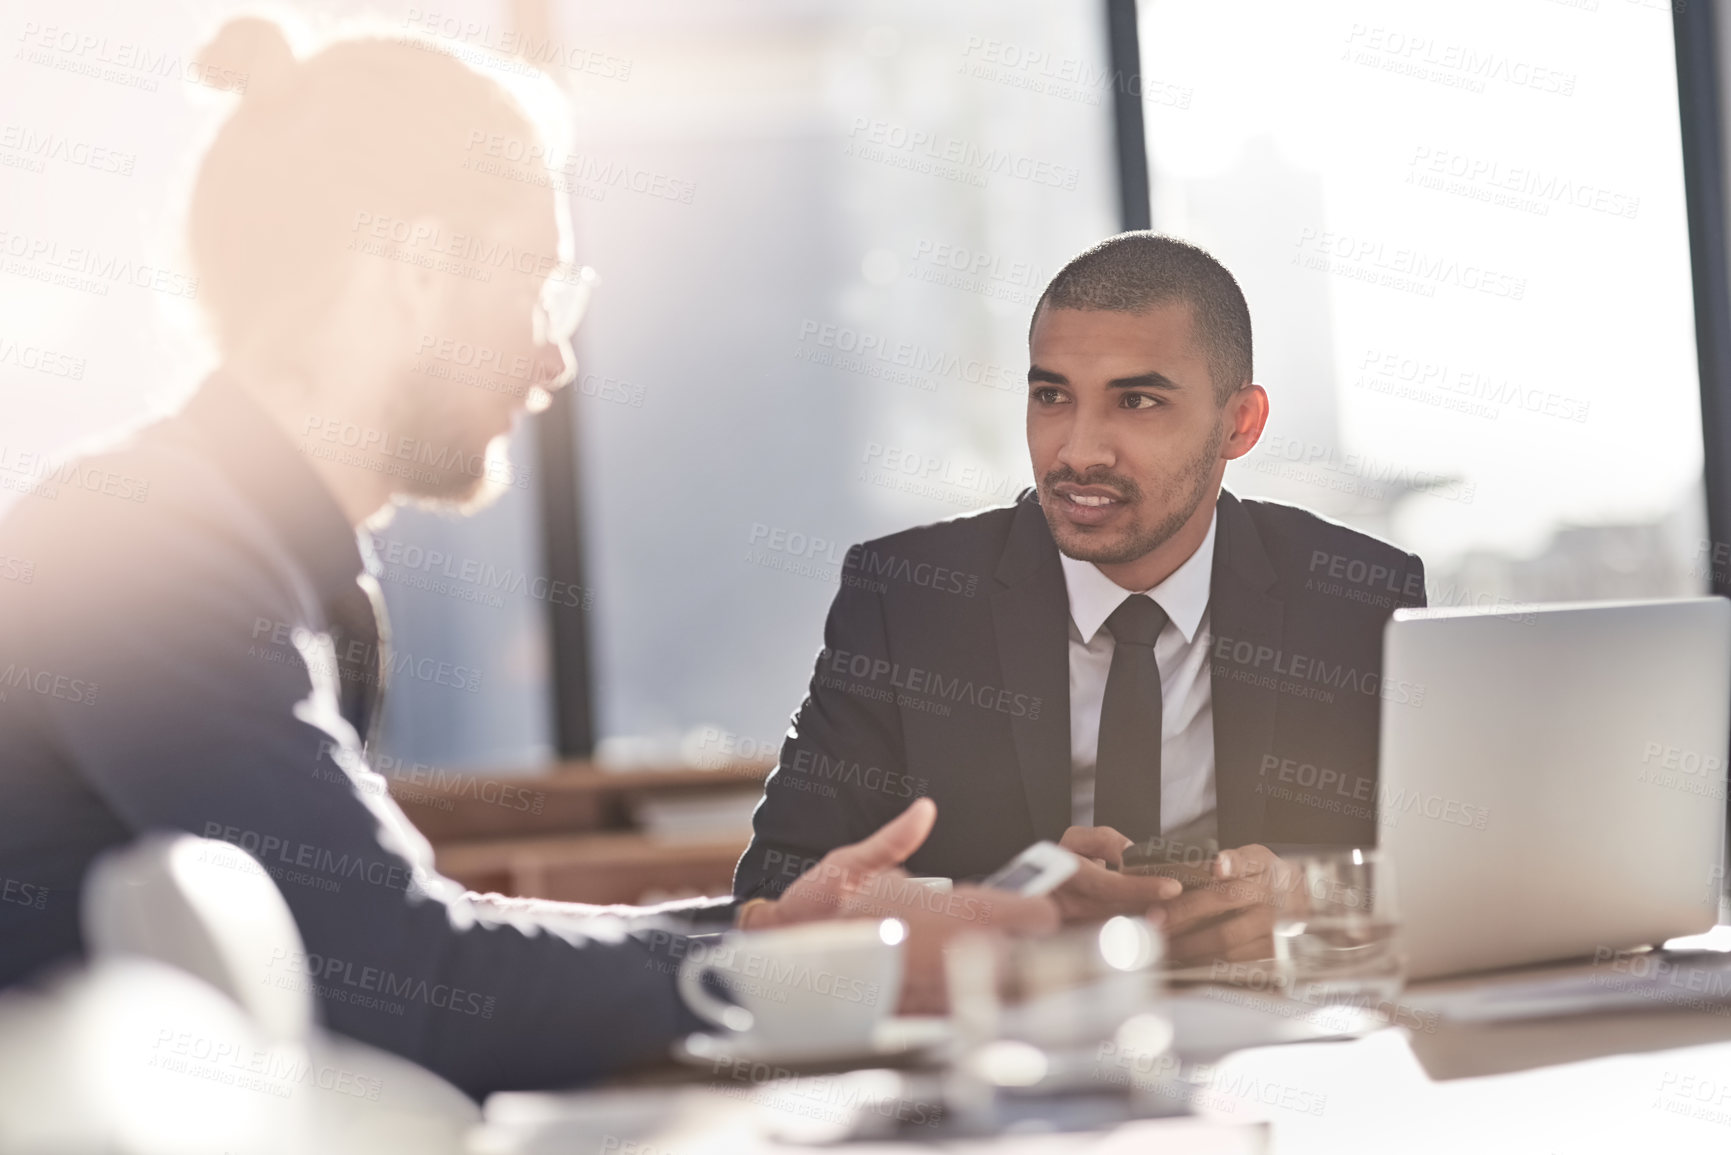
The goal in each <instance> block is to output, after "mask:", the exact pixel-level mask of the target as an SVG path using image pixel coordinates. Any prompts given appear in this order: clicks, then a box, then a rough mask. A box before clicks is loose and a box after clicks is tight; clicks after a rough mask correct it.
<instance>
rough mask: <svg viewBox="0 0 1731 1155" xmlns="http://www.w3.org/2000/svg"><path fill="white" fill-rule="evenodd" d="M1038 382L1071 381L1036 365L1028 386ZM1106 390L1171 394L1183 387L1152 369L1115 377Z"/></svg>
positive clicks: (1050, 383) (1065, 383) (1058, 382)
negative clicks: (1164, 392) (1150, 390)
mask: <svg viewBox="0 0 1731 1155" xmlns="http://www.w3.org/2000/svg"><path fill="white" fill-rule="evenodd" d="M1036 382H1042V383H1044V384H1047V385H1068V384H1069V383H1070V379H1069V378H1068V377H1066V376H1064V375H1063V374H1062V373H1057V372H1054V371H1053V370H1051V369H1042V368H1040V367H1039V366H1038V365H1034V366H1031V367H1030V368H1029V369H1028V384H1030V385H1032V384H1034V383H1036ZM1106 388H1108V389H1161V390H1165V391H1166V392H1169V393H1177V392H1181V391H1182V386H1180V385H1179V384H1178V383H1177V382H1176V381H1174V380H1172V378H1170V377H1168V376H1166V374H1164V373H1158V372H1155V371H1154V370H1152V369H1150V370H1149V371H1148V372H1146V373H1138V374H1136V375H1135V376H1134V377H1114V378H1113V379H1112V380H1110V381H1108V382H1106Z"/></svg>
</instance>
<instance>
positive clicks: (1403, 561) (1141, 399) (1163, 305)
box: [735, 233, 1424, 957]
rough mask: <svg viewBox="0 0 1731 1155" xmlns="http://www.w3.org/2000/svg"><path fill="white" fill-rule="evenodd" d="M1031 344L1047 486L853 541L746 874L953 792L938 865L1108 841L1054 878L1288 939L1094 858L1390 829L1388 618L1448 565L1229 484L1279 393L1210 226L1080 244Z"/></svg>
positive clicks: (934, 857) (1335, 840)
mask: <svg viewBox="0 0 1731 1155" xmlns="http://www.w3.org/2000/svg"><path fill="white" fill-rule="evenodd" d="M1029 354H1030V368H1029V371H1028V384H1029V392H1028V416H1027V428H1028V448H1029V454H1030V457H1031V459H1032V464H1033V471H1034V476H1035V477H1036V478H1037V479H1038V486H1037V487H1036V488H1035V489H1031V490H1029V491H1027V492H1025V493H1023V494H1022V495H1021V497H1020V499H1019V500H1018V501H1017V502H1015V503H1014V504H1013V505H1010V506H1007V507H1000V508H995V509H989V510H985V511H983V512H980V513H976V514H971V515H968V516H964V517H958V518H954V519H951V520H949V521H946V522H941V523H938V524H936V525H930V526H923V527H920V528H917V529H912V530H908V531H905V532H903V533H899V534H894V535H892V536H890V537H886V538H881V539H879V540H877V541H873V542H868V543H865V544H864V545H862V546H858V547H856V548H855V549H854V550H853V551H851V552H850V553H849V555H848V561H847V565H846V567H845V569H844V574H843V579H842V588H841V590H840V592H839V593H838V594H837V596H836V599H835V603H834V605H833V606H832V608H831V610H830V615H829V621H828V624H827V626H826V628H825V636H824V648H823V650H822V651H821V653H820V654H819V656H818V662H817V670H816V673H815V675H814V677H813V680H812V684H811V690H810V693H809V695H808V697H807V698H806V700H805V702H804V704H803V705H802V706H801V708H800V710H799V712H798V714H797V715H796V717H795V719H794V724H793V727H792V729H791V731H790V733H789V736H788V738H787V741H786V744H785V745H784V747H783V749H782V752H781V757H780V764H779V766H778V768H777V770H776V772H775V773H774V775H773V776H772V777H771V778H770V780H769V783H768V785H767V787H766V790H765V795H764V800H763V802H762V804H761V805H760V806H759V808H758V811H757V814H756V818H755V838H754V839H753V841H752V844H751V846H750V847H749V848H748V849H747V851H746V853H745V855H744V857H743V858H742V859H741V860H740V863H739V867H738V870H737V873H736V875H735V892H736V893H737V894H738V895H740V896H748V895H758V894H775V893H778V892H779V890H780V888H781V887H782V886H783V885H785V884H786V882H788V881H791V880H792V879H793V878H795V877H797V876H798V874H799V872H800V871H801V870H803V869H804V868H805V866H806V865H807V864H809V863H810V862H811V861H812V860H813V859H814V858H816V857H818V856H821V855H822V854H824V853H825V852H826V851H828V850H829V849H830V848H832V847H835V846H839V845H842V844H844V843H847V842H850V841H853V840H855V839H857V838H859V837H860V836H861V835H862V834H864V833H866V832H869V831H870V830H872V829H874V828H875V827H876V826H878V825H880V824H881V823H882V822H883V821H884V820H885V819H886V818H888V817H889V816H891V815H893V814H895V813H896V812H898V811H899V810H901V809H902V808H903V807H905V806H906V805H907V803H908V799H909V798H912V797H916V796H922V795H929V796H931V797H932V798H934V799H935V800H936V801H937V802H938V804H939V813H940V814H941V815H942V817H940V818H939V820H938V823H937V827H936V829H935V830H934V832H933V834H932V836H931V838H930V839H929V840H928V841H927V842H926V843H925V845H924V846H923V847H922V848H921V849H920V851H919V852H918V853H917V854H916V855H914V857H913V858H912V859H911V860H910V861H909V863H908V868H909V869H910V871H912V872H913V873H916V874H931V875H946V876H952V877H957V878H971V877H978V876H980V875H982V874H984V873H986V872H988V871H991V870H993V869H995V868H996V867H998V866H1000V865H1002V864H1003V863H1004V862H1005V861H1007V860H1008V859H1009V858H1011V857H1012V856H1013V855H1015V854H1016V853H1017V852H1018V851H1020V850H1022V849H1023V848H1024V847H1026V846H1027V845H1028V844H1029V843H1031V842H1033V841H1035V840H1038V839H1052V840H1062V841H1063V843H1064V844H1065V845H1067V846H1070V847H1072V848H1073V849H1077V850H1079V851H1082V852H1083V853H1084V854H1085V855H1086V856H1087V857H1089V858H1092V859H1095V860H1098V862H1097V863H1091V864H1090V865H1089V866H1088V867H1087V868H1085V870H1084V872H1083V874H1082V875H1081V876H1079V877H1078V879H1077V880H1076V881H1075V882H1074V883H1072V884H1071V885H1070V886H1068V887H1066V888H1065V890H1064V891H1063V892H1060V894H1059V896H1058V897H1059V899H1060V903H1061V904H1063V905H1064V906H1065V908H1066V910H1067V911H1068V912H1069V913H1070V914H1071V915H1073V916H1075V917H1092V916H1097V915H1100V914H1102V913H1104V912H1107V911H1110V910H1119V909H1139V908H1143V907H1146V906H1148V905H1149V904H1150V903H1156V904H1163V914H1164V917H1165V918H1166V920H1167V926H1168V930H1169V933H1171V934H1172V936H1173V940H1172V941H1173V947H1174V953H1175V954H1176V955H1179V956H1185V955H1189V956H1193V957H1204V956H1215V957H1220V956H1225V957H1234V956H1235V955H1236V956H1238V957H1249V956H1256V955H1258V954H1260V953H1264V952H1265V950H1266V931H1267V928H1268V918H1267V911H1266V903H1264V904H1262V905H1263V907H1264V909H1263V910H1262V911H1261V912H1260V913H1259V914H1257V915H1256V916H1254V917H1251V916H1249V915H1248V914H1246V915H1245V916H1244V917H1242V918H1239V919H1237V920H1236V922H1234V920H1233V919H1232V918H1230V917H1228V916H1230V915H1231V914H1232V912H1234V911H1239V910H1242V909H1243V908H1245V907H1246V905H1247V904H1246V903H1244V902H1241V901H1239V900H1238V899H1236V898H1234V897H1232V896H1231V895H1229V894H1227V893H1225V892H1226V891H1228V890H1232V889H1234V888H1231V887H1227V886H1224V885H1217V886H1212V887H1210V886H1198V887H1194V888H1192V890H1190V891H1188V892H1186V893H1185V894H1184V896H1183V897H1182V898H1179V899H1177V900H1176V901H1171V902H1166V901H1165V900H1168V899H1170V897H1171V888H1170V887H1167V888H1165V889H1160V888H1159V885H1160V884H1159V881H1158V880H1153V879H1130V878H1120V877H1118V876H1111V877H1108V872H1107V871H1105V870H1102V869H1099V867H1100V866H1102V865H1106V864H1112V865H1115V864H1116V862H1117V860H1118V856H1119V854H1120V852H1121V851H1122V850H1123V849H1124V848H1125V847H1126V846H1128V845H1129V844H1130V843H1131V842H1132V841H1133V840H1134V841H1136V842H1145V843H1148V844H1149V845H1150V846H1151V847H1153V848H1155V849H1157V850H1163V851H1164V852H1165V854H1166V856H1167V857H1170V858H1174V859H1183V858H1185V857H1186V856H1188V857H1189V858H1190V860H1191V861H1192V862H1193V863H1197V864H1202V865H1205V866H1207V867H1208V869H1210V870H1211V871H1212V874H1213V878H1214V879H1215V880H1217V882H1220V883H1224V882H1226V881H1229V880H1232V879H1239V880H1242V879H1245V878H1250V877H1255V876H1271V875H1272V874H1273V872H1274V869H1273V868H1274V867H1275V866H1276V865H1277V863H1278V859H1277V858H1276V857H1275V853H1276V851H1277V850H1278V849H1279V848H1280V847H1283V846H1288V847H1299V846H1318V845H1341V844H1348V845H1350V844H1357V845H1365V844H1369V843H1371V842H1373V841H1374V839H1375V830H1376V822H1375V807H1376V801H1375V798H1376V793H1375V791H1376V753H1377V732H1378V719H1379V709H1380V706H1381V701H1382V699H1383V698H1385V697H1386V698H1390V699H1391V700H1394V701H1396V702H1400V703H1405V704H1415V705H1416V704H1417V699H1419V698H1421V697H1422V689H1421V688H1419V687H1411V686H1387V685H1384V684H1383V682H1382V678H1381V647H1382V629H1383V625H1384V623H1385V622H1386V621H1387V620H1388V617H1389V615H1390V613H1391V612H1392V611H1393V610H1394V609H1395V608H1397V607H1399V606H1405V605H1422V604H1423V603H1424V570H1423V565H1422V563H1421V562H1420V561H1419V559H1418V558H1417V557H1414V556H1412V555H1410V554H1407V553H1405V552H1403V551H1401V550H1399V549H1396V548H1395V547H1393V546H1390V545H1387V544H1385V543H1383V542H1381V541H1377V540H1376V539H1374V538H1371V537H1368V536H1366V535H1364V534H1361V533H1358V532H1356V531H1354V530H1351V529H1348V528H1346V527H1345V526H1342V525H1338V524H1335V523H1333V522H1330V521H1327V520H1325V519H1323V518H1321V517H1318V516H1316V515H1315V514H1312V513H1309V512H1307V511H1305V510H1302V509H1298V508H1294V507H1291V506H1284V505H1278V504H1275V503H1272V502H1264V501H1246V500H1241V499H1239V498H1237V497H1235V496H1233V495H1232V494H1231V493H1228V492H1225V491H1224V490H1222V488H1221V483H1222V478H1223V475H1224V472H1225V469H1226V464H1227V462H1229V461H1232V460H1234V459H1236V458H1239V457H1242V456H1244V455H1245V454H1246V453H1248V452H1249V451H1250V450H1251V449H1252V448H1253V447H1254V446H1255V445H1256V442H1257V440H1258V438H1259V437H1260V436H1261V434H1262V431H1263V428H1264V426H1265V424H1266V422H1267V419H1268V404H1269V402H1268V395H1267V393H1266V392H1265V391H1264V390H1263V388H1262V387H1261V386H1260V385H1257V384H1254V383H1253V382H1252V381H1251V333H1250V316H1249V310H1248V307H1247V306H1246V304H1245V301H1244V297H1243V294H1242V293H1241V292H1240V291H1239V288H1238V285H1237V283H1236V282H1235V281H1234V280H1233V278H1232V276H1231V274H1230V273H1228V272H1227V271H1226V269H1225V268H1223V267H1222V266H1221V265H1220V264H1219V263H1218V262H1216V261H1215V260H1214V259H1213V258H1212V257H1211V256H1209V255H1208V254H1207V253H1205V252H1203V251H1202V250H1200V249H1198V248H1195V247H1194V246H1191V245H1187V244H1185V243H1183V242H1180V241H1176V240H1173V239H1171V238H1168V237H1163V236H1158V235H1155V234H1152V233H1126V234H1122V235H1120V236H1117V237H1113V238H1111V239H1109V240H1107V241H1105V242H1103V243H1102V244H1100V245H1098V246H1096V247H1095V248H1093V249H1090V250H1089V251H1088V252H1085V253H1083V254H1082V255H1080V256H1079V257H1077V258H1076V259H1075V260H1073V261H1071V262H1070V264H1068V265H1067V266H1065V268H1064V269H1063V270H1061V271H1060V272H1059V273H1058V274H1057V276H1056V277H1055V278H1054V279H1053V281H1052V283H1051V285H1049V286H1048V287H1047V289H1046V291H1045V293H1044V295H1043V296H1042V298H1041V300H1040V303H1039V304H1038V305H1037V306H1036V308H1035V311H1034V318H1033V323H1032V325H1031V327H1030V333H1029ZM1221 847H1224V848H1228V849H1227V850H1226V851H1225V852H1224V853H1216V852H1217V851H1218V850H1219V848H1221ZM1271 848H1273V849H1271ZM1237 889H1238V890H1239V891H1240V892H1243V893H1249V892H1250V890H1252V889H1253V888H1245V887H1239V888H1237ZM1262 897H1264V898H1266V894H1264V895H1263V896H1262ZM1248 905H1254V904H1248Z"/></svg>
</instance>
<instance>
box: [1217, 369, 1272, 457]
mask: <svg viewBox="0 0 1731 1155" xmlns="http://www.w3.org/2000/svg"><path fill="white" fill-rule="evenodd" d="M1267 425H1268V391H1267V390H1266V389H1264V388H1263V387H1262V386H1260V385H1258V384H1256V382H1254V381H1249V382H1246V383H1245V384H1244V385H1243V386H1241V387H1240V388H1239V390H1238V392H1236V393H1234V394H1233V395H1232V396H1231V397H1229V398H1227V400H1226V440H1225V442H1224V443H1222V444H1221V446H1220V456H1221V457H1222V458H1223V459H1225V460H1227V461H1236V460H1238V459H1239V458H1240V457H1243V456H1244V455H1245V454H1246V453H1249V452H1250V451H1251V450H1252V449H1255V448H1256V443H1257V442H1258V441H1260V440H1262V430H1263V429H1264V428H1265V427H1266V426H1267Z"/></svg>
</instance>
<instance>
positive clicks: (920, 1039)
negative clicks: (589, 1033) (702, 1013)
mask: <svg viewBox="0 0 1731 1155" xmlns="http://www.w3.org/2000/svg"><path fill="white" fill-rule="evenodd" d="M949 1039H950V1023H949V1020H948V1019H945V1018H941V1017H927V1016H916V1015H905V1016H898V1017H897V1018H893V1019H886V1020H885V1021H884V1022H882V1023H879V1024H878V1028H877V1031H876V1032H875V1033H874V1035H873V1036H872V1039H871V1041H870V1042H864V1043H862V1042H856V1041H849V1042H845V1043H834V1042H826V1041H825V1040H822V1039H813V1040H811V1042H810V1045H807V1046H794V1045H789V1044H788V1043H786V1042H778V1043H774V1044H767V1043H765V1042H764V1041H763V1040H761V1039H754V1038H752V1037H751V1036H750V1035H731V1034H719V1033H717V1034H711V1033H708V1032H704V1031H700V1032H698V1033H697V1034H695V1035H687V1036H685V1038H683V1039H681V1040H679V1042H677V1043H675V1044H674V1045H673V1057H674V1058H676V1059H678V1060H679V1061H680V1062H682V1063H689V1064H691V1065H692V1066H696V1067H708V1066H713V1065H714V1064H716V1063H718V1062H752V1063H771V1064H775V1065H779V1066H788V1067H792V1066H814V1065H818V1064H827V1063H839V1062H854V1061H872V1060H883V1059H897V1058H906V1057H908V1056H911V1055H917V1054H919V1053H921V1052H923V1051H928V1050H931V1049H932V1048H934V1047H938V1046H941V1045H943V1044H944V1043H946V1042H948V1041H949Z"/></svg>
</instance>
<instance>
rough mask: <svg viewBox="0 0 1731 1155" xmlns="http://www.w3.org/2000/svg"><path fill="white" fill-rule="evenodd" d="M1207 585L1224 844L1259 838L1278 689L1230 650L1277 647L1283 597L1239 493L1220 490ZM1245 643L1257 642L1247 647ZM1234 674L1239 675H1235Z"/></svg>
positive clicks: (1266, 668) (1268, 668)
mask: <svg viewBox="0 0 1731 1155" xmlns="http://www.w3.org/2000/svg"><path fill="white" fill-rule="evenodd" d="M1219 518H1220V520H1219V523H1218V526H1217V530H1216V534H1215V540H1214V576H1213V579H1212V583H1211V588H1210V590H1209V599H1208V600H1209V611H1208V612H1209V622H1210V630H1211V631H1212V633H1213V640H1212V644H1211V647H1210V649H1211V652H1210V655H1209V662H1210V666H1211V670H1212V673H1211V679H1210V685H1211V690H1212V694H1213V703H1214V792H1215V802H1216V805H1217V806H1218V807H1219V813H1218V816H1217V817H1218V822H1219V837H1220V845H1222V846H1242V845H1245V844H1246V843H1250V842H1256V841H1260V839H1261V831H1262V813H1263V807H1264V803H1265V802H1266V796H1265V795H1264V794H1263V792H1262V790H1261V783H1262V758H1263V755H1264V754H1266V753H1267V752H1268V751H1269V750H1270V749H1272V747H1273V743H1274V713H1275V706H1276V703H1277V702H1278V700H1279V694H1278V692H1277V691H1275V690H1273V689H1269V688H1266V687H1264V686H1261V685H1258V684H1257V681H1256V680H1255V679H1258V678H1259V677H1266V676H1273V675H1274V671H1273V668H1272V664H1271V663H1269V662H1266V661H1264V662H1261V663H1257V662H1255V661H1254V660H1252V661H1249V662H1246V661H1241V660H1236V659H1234V658H1233V656H1232V655H1233V651H1234V650H1237V651H1238V652H1239V653H1241V654H1242V653H1246V652H1248V653H1251V654H1255V653H1256V652H1257V650H1258V649H1259V650H1260V651H1261V652H1262V653H1263V654H1268V653H1279V652H1280V648H1281V627H1282V624H1283V621H1284V616H1285V613H1284V611H1285V606H1284V603H1282V602H1281V601H1280V599H1279V598H1276V597H1275V596H1273V594H1272V592H1271V590H1272V587H1273V586H1274V584H1275V573H1274V568H1273V566H1271V565H1270V564H1269V561H1268V555H1267V553H1266V552H1265V551H1264V550H1263V548H1262V539H1261V537H1260V536H1259V535H1258V534H1257V532H1256V526H1255V524H1254V523H1253V522H1252V521H1251V520H1250V515H1249V513H1247V512H1246V511H1245V509H1244V507H1243V506H1242V505H1240V504H1239V502H1238V499H1237V498H1236V497H1233V496H1232V494H1230V493H1227V492H1226V491H1224V490H1222V491H1221V494H1220V504H1219ZM1246 644H1248V645H1249V646H1251V647H1255V649H1252V650H1250V651H1245V650H1244V648H1243V647H1244V646H1245V645H1246ZM1234 674H1237V675H1238V677H1234V676H1233V675H1234Z"/></svg>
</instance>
